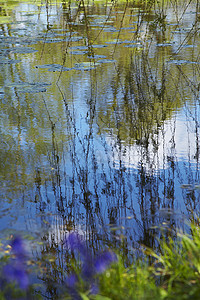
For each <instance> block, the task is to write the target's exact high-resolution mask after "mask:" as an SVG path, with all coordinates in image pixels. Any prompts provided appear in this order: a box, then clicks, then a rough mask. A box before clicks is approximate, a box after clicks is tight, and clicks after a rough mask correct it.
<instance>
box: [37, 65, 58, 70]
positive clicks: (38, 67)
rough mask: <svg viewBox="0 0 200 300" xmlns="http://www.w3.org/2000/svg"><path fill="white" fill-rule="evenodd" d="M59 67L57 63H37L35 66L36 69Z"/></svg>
mask: <svg viewBox="0 0 200 300" xmlns="http://www.w3.org/2000/svg"><path fill="white" fill-rule="evenodd" d="M56 67H57V68H59V67H61V65H59V64H46V65H37V66H35V68H37V69H49V68H56Z"/></svg>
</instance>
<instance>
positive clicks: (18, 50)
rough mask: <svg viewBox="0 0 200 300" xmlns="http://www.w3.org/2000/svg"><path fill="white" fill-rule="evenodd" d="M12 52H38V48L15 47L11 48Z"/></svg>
mask: <svg viewBox="0 0 200 300" xmlns="http://www.w3.org/2000/svg"><path fill="white" fill-rule="evenodd" d="M9 50H10V51H11V52H13V53H23V54H25V53H34V52H38V50H36V49H33V48H31V47H13V48H10V49H9Z"/></svg>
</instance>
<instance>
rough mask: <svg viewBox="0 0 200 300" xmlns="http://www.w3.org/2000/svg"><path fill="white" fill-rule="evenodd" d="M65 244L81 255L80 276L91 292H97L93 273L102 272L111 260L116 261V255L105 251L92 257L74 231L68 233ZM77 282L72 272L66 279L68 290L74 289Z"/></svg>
mask: <svg viewBox="0 0 200 300" xmlns="http://www.w3.org/2000/svg"><path fill="white" fill-rule="evenodd" d="M66 245H67V246H68V247H69V248H70V249H71V250H72V251H78V252H79V254H80V257H81V265H82V269H81V274H80V275H81V277H82V279H83V280H84V281H85V283H86V285H87V288H88V287H89V288H90V292H91V293H92V294H97V293H98V285H97V278H96V276H95V275H97V274H99V273H102V272H104V271H105V270H106V269H107V268H108V266H109V265H110V264H111V263H112V262H116V261H117V256H116V254H115V253H113V252H112V251H105V252H103V253H101V254H99V255H98V257H97V258H94V256H93V253H92V252H91V251H89V250H88V249H87V248H86V245H85V243H84V242H83V241H82V240H81V238H80V236H79V235H78V234H76V233H70V234H69V236H68V238H67V240H66ZM77 284H78V278H77V276H76V275H74V274H72V275H71V276H70V277H69V278H68V279H67V285H68V291H69V293H70V294H71V292H72V291H73V292H74V291H75V286H76V287H78V286H77Z"/></svg>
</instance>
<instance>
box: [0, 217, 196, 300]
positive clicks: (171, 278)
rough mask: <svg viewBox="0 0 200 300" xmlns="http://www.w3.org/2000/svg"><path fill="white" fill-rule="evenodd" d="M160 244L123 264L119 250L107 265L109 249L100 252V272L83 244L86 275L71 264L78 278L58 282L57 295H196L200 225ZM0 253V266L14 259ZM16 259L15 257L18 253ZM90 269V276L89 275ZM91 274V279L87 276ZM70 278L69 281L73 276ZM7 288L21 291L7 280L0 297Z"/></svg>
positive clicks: (14, 294)
mask: <svg viewBox="0 0 200 300" xmlns="http://www.w3.org/2000/svg"><path fill="white" fill-rule="evenodd" d="M159 244H160V245H159V251H158V252H157V253H156V252H155V251H154V250H152V249H148V248H142V255H140V256H138V257H137V258H136V257H135V258H134V261H133V262H132V263H131V264H130V265H129V266H125V264H124V258H123V257H122V255H121V254H118V260H115V261H114V263H112V264H111V265H110V267H108V268H107V266H106V265H105V262H104V260H105V259H108V258H109V257H107V255H108V254H109V255H110V252H105V254H106V256H105V255H103V256H100V257H99V259H98V260H94V263H95V261H96V262H98V265H99V263H100V265H99V266H103V268H104V270H105V271H104V272H102V273H101V272H96V271H94V270H95V269H94V270H93V269H91V265H90V263H91V262H89V260H88V259H86V258H87V256H86V254H87V252H86V254H85V251H86V248H82V249H81V251H82V252H83V254H84V255H83V259H84V261H83V262H82V264H81V265H82V267H83V268H84V270H86V269H85V267H87V268H89V269H87V276H86V275H84V276H86V277H84V276H82V274H84V273H82V272H83V270H82V269H80V268H77V267H74V268H73V273H71V272H70V274H72V276H75V277H74V278H77V279H75V281H74V280H73V281H74V282H75V284H74V283H73V286H72V285H71V286H70V285H68V283H67V282H68V281H64V282H65V283H63V282H62V283H60V286H58V287H57V288H58V290H59V291H61V293H60V295H59V297H60V299H73V296H72V293H71V292H73V293H75V294H74V295H76V296H77V297H79V298H80V299H84V300H86V299H94V300H100V299H102V300H103V299H104V300H109V299H116V300H121V299H124V298H126V299H133V300H134V299H167V300H168V299H199V293H200V227H199V225H196V224H195V223H193V224H192V225H191V234H190V235H188V234H182V233H178V234H177V236H176V237H175V238H172V237H168V238H167V239H165V238H162V239H161V240H160V241H159ZM75 246H76V245H75ZM18 248H19V246H18ZM18 248H17V250H18ZM76 248H77V247H76ZM68 250H69V249H68ZM20 251H21V250H20ZM66 251H67V249H66ZM116 251H119V249H116ZM1 255H2V257H1V265H2V266H8V264H9V263H10V260H11V259H12V261H13V257H12V256H10V255H8V254H7V253H6V252H5V254H4V255H3V254H2V253H1ZM15 259H17V257H16V258H15ZM20 259H21V256H20ZM79 259H80V258H79V257H77V258H76V259H75V257H74V258H73V259H71V260H70V263H71V266H72V265H73V266H76V265H77V262H78V261H79ZM85 259H86V260H85ZM77 260H78V261H77ZM102 264H103V265H102ZM13 265H15V261H13ZM55 267H56V266H55ZM82 267H81V268H82ZM68 268H70V269H71V267H70V266H68ZM4 269H5V268H4ZM17 272H18V270H17ZM74 272H75V273H74ZM88 272H89V273H88ZM91 272H92V273H91ZM39 273H40V274H41V270H38V274H39ZM90 273H91V274H92V276H90V275H91V274H90ZM19 274H20V273H19ZM2 275H3V273H1V280H2V278H3V277H2ZM63 275H64V274H63ZM15 276H18V273H16V272H15ZM94 276H95V277H94ZM70 277H71V275H70ZM90 277H91V282H90V279H89V278H90ZM16 278H17V280H19V283H21V284H22V283H23V282H22V279H20V278H19V277H16ZM68 278H69V277H68ZM78 278H79V280H78ZM85 278H86V279H85ZM84 280H86V283H87V284H85V283H84ZM70 282H71V283H72V277H71V279H70ZM94 282H95V284H96V288H95V289H94V293H95V294H94V293H92V286H93V283H94ZM22 286H23V284H22ZM93 287H94V286H93ZM2 288H3V289H2ZM7 290H9V295H11V294H12V299H18V298H19V297H21V295H22V294H23V290H22V289H19V288H18V287H17V286H16V285H15V284H13V283H12V282H10V283H9V282H7V284H6V286H1V290H0V296H1V299H4V295H6V294H7ZM62 291H63V292H62ZM30 294H33V295H34V294H35V293H34V285H32V283H31V281H30V284H29V295H30ZM38 296H39V294H38ZM79 298H77V299H79ZM5 299H6V298H5Z"/></svg>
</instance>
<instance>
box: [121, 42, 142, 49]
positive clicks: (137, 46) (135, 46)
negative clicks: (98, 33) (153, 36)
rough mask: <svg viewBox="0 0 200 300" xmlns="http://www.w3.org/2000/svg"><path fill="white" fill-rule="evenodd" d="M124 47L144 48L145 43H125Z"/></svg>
mask: <svg viewBox="0 0 200 300" xmlns="http://www.w3.org/2000/svg"><path fill="white" fill-rule="evenodd" d="M124 47H126V48H142V47H143V45H141V44H139V43H138V44H129V45H124Z"/></svg>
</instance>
